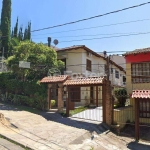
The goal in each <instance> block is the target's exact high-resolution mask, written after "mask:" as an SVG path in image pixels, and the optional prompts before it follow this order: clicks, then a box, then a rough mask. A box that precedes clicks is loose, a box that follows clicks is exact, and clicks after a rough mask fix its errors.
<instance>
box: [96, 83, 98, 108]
mask: <svg viewBox="0 0 150 150" xmlns="http://www.w3.org/2000/svg"><path fill="white" fill-rule="evenodd" d="M96 107H98V86H96Z"/></svg>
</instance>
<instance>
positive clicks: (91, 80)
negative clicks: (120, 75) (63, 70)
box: [40, 75, 113, 124]
mask: <svg viewBox="0 0 150 150" xmlns="http://www.w3.org/2000/svg"><path fill="white" fill-rule="evenodd" d="M40 82H41V83H47V84H48V96H47V104H48V105H47V109H48V110H49V109H50V108H51V103H50V100H51V88H52V85H53V84H56V83H57V84H58V86H59V88H58V111H62V110H63V107H64V102H63V94H64V87H65V88H66V93H67V97H66V114H67V117H69V111H70V110H71V109H73V108H72V103H74V102H72V101H71V95H70V94H71V88H75V87H91V86H92V87H93V86H94V87H96V106H97V107H98V87H99V86H101V87H102V106H103V122H104V123H107V124H111V123H112V119H113V118H112V112H113V111H112V109H113V106H112V105H113V103H112V99H111V90H110V81H107V80H106V78H104V77H81V78H76V79H71V78H69V76H66V75H61V76H53V77H45V78H43V79H42V80H41V81H40Z"/></svg>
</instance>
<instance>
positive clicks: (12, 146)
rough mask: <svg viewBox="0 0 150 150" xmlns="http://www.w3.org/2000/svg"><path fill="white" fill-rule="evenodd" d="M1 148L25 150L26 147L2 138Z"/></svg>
mask: <svg viewBox="0 0 150 150" xmlns="http://www.w3.org/2000/svg"><path fill="white" fill-rule="evenodd" d="M0 150H24V148H22V147H20V146H18V145H16V144H13V143H11V142H9V141H7V140H5V139H2V138H0Z"/></svg>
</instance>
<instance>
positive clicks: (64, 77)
mask: <svg viewBox="0 0 150 150" xmlns="http://www.w3.org/2000/svg"><path fill="white" fill-rule="evenodd" d="M67 79H68V76H67V75H60V76H50V77H45V78H43V79H42V80H41V81H40V83H57V82H64V81H65V80H67Z"/></svg>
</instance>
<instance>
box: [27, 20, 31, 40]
mask: <svg viewBox="0 0 150 150" xmlns="http://www.w3.org/2000/svg"><path fill="white" fill-rule="evenodd" d="M28 40H31V22H28Z"/></svg>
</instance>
